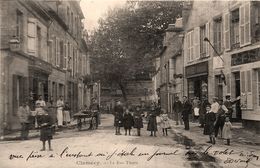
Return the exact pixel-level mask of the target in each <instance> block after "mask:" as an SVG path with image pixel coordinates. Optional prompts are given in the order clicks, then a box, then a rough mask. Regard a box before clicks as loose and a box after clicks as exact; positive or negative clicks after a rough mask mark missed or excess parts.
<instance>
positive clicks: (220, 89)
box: [184, 1, 260, 130]
mask: <svg viewBox="0 0 260 168" xmlns="http://www.w3.org/2000/svg"><path fill="white" fill-rule="evenodd" d="M186 7H187V8H188V9H189V17H188V20H187V24H185V43H184V60H185V61H184V66H185V80H184V94H186V95H188V97H189V98H192V97H194V96H197V97H199V98H201V97H202V96H206V97H208V98H209V100H210V101H211V100H212V97H215V96H216V97H218V98H219V99H225V95H227V94H230V95H231V97H232V98H233V99H235V98H236V97H238V96H241V101H240V103H237V104H236V106H234V111H235V112H234V113H233V116H232V118H233V120H234V119H237V120H241V119H242V120H243V123H244V126H246V127H253V128H256V130H259V125H260V124H259V123H260V111H259V109H260V108H259V99H260V98H259V81H260V80H259V69H260V59H259V58H260V57H259V54H260V43H259V36H260V33H259V30H260V28H259V20H260V19H259V17H260V3H259V2H257V1H207V2H205V1H193V2H189V3H187V6H186ZM205 38H206V39H205ZM211 44H212V46H213V47H212V46H211Z"/></svg>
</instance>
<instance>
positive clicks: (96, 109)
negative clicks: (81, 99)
mask: <svg viewBox="0 0 260 168" xmlns="http://www.w3.org/2000/svg"><path fill="white" fill-rule="evenodd" d="M89 108H90V110H91V112H92V113H93V116H94V117H95V120H96V129H97V128H98V125H99V124H100V123H101V122H100V108H99V104H98V102H97V99H95V98H93V99H92V104H91V105H90V107H89ZM91 125H92V124H91ZM92 126H93V125H92Z"/></svg>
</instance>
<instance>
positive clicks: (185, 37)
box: [183, 33, 188, 62]
mask: <svg viewBox="0 0 260 168" xmlns="http://www.w3.org/2000/svg"><path fill="white" fill-rule="evenodd" d="M187 36H188V34H187V33H186V34H185V35H184V44H183V55H184V60H188V59H187V56H188V55H187V51H188V48H187ZM185 62H187V61H185Z"/></svg>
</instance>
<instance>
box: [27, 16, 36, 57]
mask: <svg viewBox="0 0 260 168" xmlns="http://www.w3.org/2000/svg"><path fill="white" fill-rule="evenodd" d="M36 26H37V25H36V19H35V18H28V27H27V37H28V46H27V47H28V53H29V54H30V55H35V54H36V36H37V35H36Z"/></svg>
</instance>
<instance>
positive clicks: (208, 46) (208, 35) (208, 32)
mask: <svg viewBox="0 0 260 168" xmlns="http://www.w3.org/2000/svg"><path fill="white" fill-rule="evenodd" d="M206 37H207V38H208V39H209V40H210V39H211V38H210V23H209V22H208V23H206ZM202 40H204V39H202ZM205 43H206V56H207V57H208V56H209V55H210V45H209V43H208V42H205Z"/></svg>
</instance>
